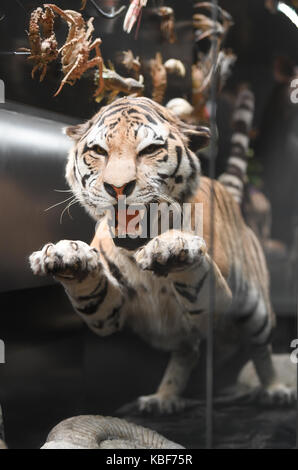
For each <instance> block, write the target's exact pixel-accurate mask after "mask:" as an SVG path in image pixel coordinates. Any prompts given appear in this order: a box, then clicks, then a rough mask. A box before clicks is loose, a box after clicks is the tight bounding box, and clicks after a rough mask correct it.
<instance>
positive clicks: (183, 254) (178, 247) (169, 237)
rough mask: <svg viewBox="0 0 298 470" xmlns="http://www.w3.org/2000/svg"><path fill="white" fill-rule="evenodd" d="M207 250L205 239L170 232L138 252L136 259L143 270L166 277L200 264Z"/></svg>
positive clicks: (188, 234)
mask: <svg viewBox="0 0 298 470" xmlns="http://www.w3.org/2000/svg"><path fill="white" fill-rule="evenodd" d="M206 250H207V248H206V243H205V241H204V240H203V238H201V237H199V236H196V235H193V234H190V233H184V232H180V231H178V230H170V231H168V232H164V233H163V234H161V235H159V236H158V237H155V238H154V239H153V240H151V241H150V242H149V243H148V244H147V245H146V246H144V247H142V248H141V249H140V250H138V251H137V252H136V254H135V259H136V261H137V263H138V264H139V266H140V268H141V269H143V270H149V271H153V272H154V273H155V274H156V275H157V276H166V275H167V274H169V273H170V272H173V271H179V270H181V269H185V268H187V267H190V266H192V265H194V264H196V263H200V262H201V261H202V259H203V258H204V255H205V253H206Z"/></svg>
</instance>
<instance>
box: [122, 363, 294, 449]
mask: <svg viewBox="0 0 298 470" xmlns="http://www.w3.org/2000/svg"><path fill="white" fill-rule="evenodd" d="M274 362H275V364H276V367H277V369H278V372H279V375H280V377H281V378H282V379H283V380H284V382H285V383H287V384H289V385H290V384H292V385H295V384H296V366H294V365H293V364H292V363H291V362H290V360H289V355H283V356H275V357H274ZM239 379H240V380H241V383H238V384H236V385H235V386H234V387H232V388H230V389H227V390H225V392H221V394H220V395H218V396H216V397H215V400H214V410H213V429H214V433H213V438H214V442H213V447H214V448H218V449H220V448H223V449H291V448H294V447H295V445H296V425H297V418H296V416H297V414H296V405H292V406H286V407H282V408H281V407H278V406H277V405H275V406H271V407H270V408H264V407H263V406H261V405H259V404H258V399H257V397H258V394H257V391H256V388H255V386H256V385H257V384H258V381H257V377H256V375H255V372H254V370H253V367H252V364H248V365H247V366H245V368H244V369H243V370H242V372H241V374H240V377H239ZM116 414H117V415H119V416H121V417H125V418H126V419H128V420H131V421H133V422H135V423H137V424H141V425H143V426H147V427H149V428H151V429H154V430H156V431H157V432H159V433H161V434H162V435H164V436H165V437H167V438H168V439H171V440H173V441H175V442H177V443H179V444H181V445H183V446H184V447H186V448H188V449H201V448H205V446H206V404H205V401H204V400H198V401H194V400H193V401H189V407H188V409H187V410H185V411H184V412H182V413H179V414H176V415H174V416H152V415H141V414H140V413H139V412H138V411H137V406H136V403H135V402H134V403H131V404H129V405H127V406H124V407H122V408H121V409H120V410H118V412H117V413H116Z"/></svg>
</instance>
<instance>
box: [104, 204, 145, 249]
mask: <svg viewBox="0 0 298 470" xmlns="http://www.w3.org/2000/svg"><path fill="white" fill-rule="evenodd" d="M114 221H115V225H114V242H115V245H116V246H119V247H122V248H126V249H127V250H136V249H137V248H140V247H141V246H143V245H145V244H146V243H148V242H149V241H150V240H151V237H150V231H151V230H150V228H151V227H152V223H153V218H152V214H151V204H146V205H140V206H139V205H138V206H137V205H130V206H128V205H123V206H122V207H119V205H117V206H115V215H114ZM112 230H113V228H112Z"/></svg>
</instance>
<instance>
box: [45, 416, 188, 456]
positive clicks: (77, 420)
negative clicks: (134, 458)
mask: <svg viewBox="0 0 298 470" xmlns="http://www.w3.org/2000/svg"><path fill="white" fill-rule="evenodd" d="M42 449H184V447H182V446H181V445H179V444H176V443H175V442H172V441H169V440H168V439H166V438H165V437H163V436H161V435H160V434H158V433H157V432H156V431H152V430H151V429H148V428H143V427H142V426H138V425H136V424H134V423H129V422H128V421H125V420H123V419H119V418H111V417H104V416H94V415H84V416H75V417H73V418H68V419H66V420H64V421H62V422H61V423H59V424H57V426H55V427H54V428H53V429H52V431H51V432H50V434H49V435H48V438H47V441H46V443H45V444H44V445H43V446H42Z"/></svg>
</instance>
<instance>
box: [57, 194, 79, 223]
mask: <svg viewBox="0 0 298 470" xmlns="http://www.w3.org/2000/svg"><path fill="white" fill-rule="evenodd" d="M78 202H80V201H78V200H77V199H76V200H74V201H70V202H69V203H68V204H67V206H66V207H64V209H63V211H62V212H61V215H60V224H62V221H63V215H64V213H65V211H67V212H68V215H69V217H70V218H71V219H72V220H73V217H72V216H71V214H70V212H69V209H70V208H71V206H74V205H75V204H77V203H78Z"/></svg>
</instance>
